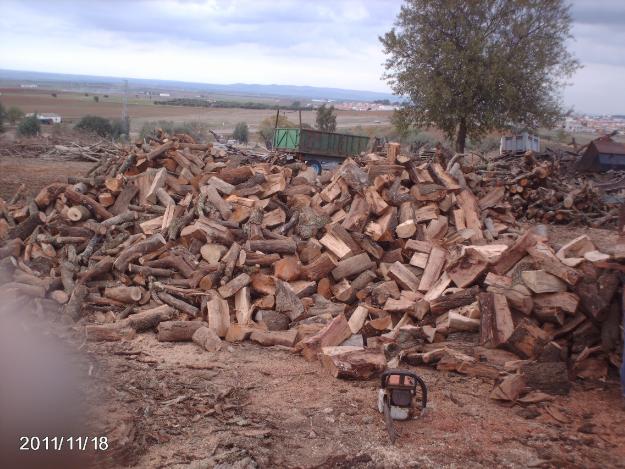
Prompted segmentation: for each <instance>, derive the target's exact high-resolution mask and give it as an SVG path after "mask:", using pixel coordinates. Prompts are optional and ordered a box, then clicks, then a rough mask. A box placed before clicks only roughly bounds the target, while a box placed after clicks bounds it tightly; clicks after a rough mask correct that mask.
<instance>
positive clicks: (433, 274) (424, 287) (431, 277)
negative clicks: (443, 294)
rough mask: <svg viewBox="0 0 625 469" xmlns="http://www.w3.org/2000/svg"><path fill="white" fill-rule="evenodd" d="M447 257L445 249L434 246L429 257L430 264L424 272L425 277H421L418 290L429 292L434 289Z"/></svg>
mask: <svg viewBox="0 0 625 469" xmlns="http://www.w3.org/2000/svg"><path fill="white" fill-rule="evenodd" d="M446 257H447V251H446V250H445V249H443V248H441V247H439V246H432V250H431V251H430V256H429V257H428V263H427V265H426V267H425V270H424V271H423V276H422V277H421V281H420V282H419V285H418V288H417V290H419V291H428V290H430V289H431V288H432V286H433V285H434V282H436V280H438V278H439V276H440V274H441V272H442V270H443V267H444V266H445V260H446ZM417 290H413V291H417Z"/></svg>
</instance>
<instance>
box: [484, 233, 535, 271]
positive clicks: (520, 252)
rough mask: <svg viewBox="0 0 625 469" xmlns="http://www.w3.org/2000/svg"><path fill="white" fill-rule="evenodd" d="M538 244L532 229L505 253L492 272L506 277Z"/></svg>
mask: <svg viewBox="0 0 625 469" xmlns="http://www.w3.org/2000/svg"><path fill="white" fill-rule="evenodd" d="M536 243H537V238H536V236H535V235H534V232H533V231H532V230H531V229H530V230H527V231H526V232H525V234H523V236H521V237H520V238H519V239H517V240H516V241H515V243H514V244H513V245H512V246H510V248H509V249H508V250H507V251H506V252H504V253H503V254H502V255H501V257H500V258H499V260H498V261H497V263H496V264H495V265H494V266H493V268H492V270H493V272H495V273H496V274H499V275H505V274H506V273H507V272H508V271H509V270H510V269H512V267H514V265H515V264H516V263H517V262H519V261H520V260H521V259H523V258H524V257H525V255H526V253H527V250H528V249H529V248H530V247H532V246H534V245H535V244H536Z"/></svg>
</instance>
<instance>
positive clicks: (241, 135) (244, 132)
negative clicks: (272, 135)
mask: <svg viewBox="0 0 625 469" xmlns="http://www.w3.org/2000/svg"><path fill="white" fill-rule="evenodd" d="M249 133H250V131H249V128H248V126H247V123H246V122H239V123H238V124H237V125H236V127H235V128H234V132H233V133H232V137H233V138H234V139H236V140H238V141H239V142H242V143H247V141H248V139H249Z"/></svg>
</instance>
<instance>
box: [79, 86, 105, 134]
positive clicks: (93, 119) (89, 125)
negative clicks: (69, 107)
mask: <svg viewBox="0 0 625 469" xmlns="http://www.w3.org/2000/svg"><path fill="white" fill-rule="evenodd" d="M94 97H95V96H94ZM74 128H75V129H76V130H80V131H82V132H91V133H94V134H96V135H99V136H100V137H109V136H112V135H113V126H112V125H111V122H110V121H109V120H108V119H105V118H104V117H100V116H85V117H83V118H82V119H80V121H78V124H76V126H75V127H74Z"/></svg>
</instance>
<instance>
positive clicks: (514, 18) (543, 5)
mask: <svg viewBox="0 0 625 469" xmlns="http://www.w3.org/2000/svg"><path fill="white" fill-rule="evenodd" d="M570 27H571V16H570V14H569V7H568V6H567V5H566V3H565V1H564V0H466V1H461V2H460V1H458V0H406V1H405V2H404V5H403V6H402V7H401V11H400V13H399V15H398V17H397V20H396V22H395V27H394V28H393V29H392V30H391V31H389V32H388V33H386V34H385V35H384V36H383V37H380V41H381V42H382V44H383V45H384V52H385V53H386V54H387V56H388V57H387V60H386V70H387V71H386V73H385V75H384V76H385V78H386V79H387V80H388V81H389V83H390V85H391V87H392V89H393V90H394V91H395V93H396V94H399V95H403V96H407V97H409V98H410V103H409V104H408V105H406V107H405V108H404V109H403V110H402V114H403V117H405V118H408V120H409V121H410V122H411V123H412V124H414V125H415V126H419V127H427V126H430V125H436V126H437V127H439V128H440V129H441V130H443V131H444V132H445V133H446V134H447V135H448V137H449V138H450V139H453V140H454V141H455V143H456V151H458V152H464V147H465V143H466V139H467V137H469V138H474V139H480V138H481V137H482V136H484V135H485V134H486V133H487V132H488V131H490V130H493V129H502V128H506V127H508V126H510V125H522V126H526V127H529V128H535V127H537V126H539V125H544V126H551V125H553V124H554V123H555V122H556V121H557V120H558V119H559V118H560V117H561V116H562V115H563V113H564V109H563V108H562V105H561V102H560V95H559V91H560V89H561V87H562V86H563V85H564V84H565V80H566V79H567V78H569V77H570V76H571V75H572V74H573V72H574V71H575V70H576V69H577V68H578V67H579V64H578V62H577V61H576V60H575V58H574V57H573V56H572V55H571V54H570V53H569V51H568V50H567V48H566V41H567V40H568V39H569V38H570V37H571V35H570Z"/></svg>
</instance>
